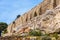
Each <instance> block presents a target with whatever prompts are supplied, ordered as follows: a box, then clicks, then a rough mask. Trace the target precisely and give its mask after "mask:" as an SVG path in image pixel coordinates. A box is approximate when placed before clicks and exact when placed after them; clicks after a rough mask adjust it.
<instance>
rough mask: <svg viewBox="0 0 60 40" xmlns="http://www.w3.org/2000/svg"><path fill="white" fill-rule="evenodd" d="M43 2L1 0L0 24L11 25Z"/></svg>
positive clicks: (36, 0) (38, 0) (37, 0)
mask: <svg viewBox="0 0 60 40" xmlns="http://www.w3.org/2000/svg"><path fill="white" fill-rule="evenodd" d="M42 1H43V0H0V22H6V23H8V24H9V23H11V22H12V21H13V20H15V18H16V16H17V15H19V14H20V15H22V14H24V13H25V12H27V11H28V10H30V9H32V8H33V7H34V6H36V5H37V4H39V3H41V2H42Z"/></svg>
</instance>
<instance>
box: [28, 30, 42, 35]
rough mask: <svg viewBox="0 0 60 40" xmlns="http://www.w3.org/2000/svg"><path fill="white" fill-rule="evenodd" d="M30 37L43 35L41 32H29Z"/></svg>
mask: <svg viewBox="0 0 60 40" xmlns="http://www.w3.org/2000/svg"><path fill="white" fill-rule="evenodd" d="M29 35H30V36H41V35H42V33H41V31H40V30H31V31H30V32H29Z"/></svg>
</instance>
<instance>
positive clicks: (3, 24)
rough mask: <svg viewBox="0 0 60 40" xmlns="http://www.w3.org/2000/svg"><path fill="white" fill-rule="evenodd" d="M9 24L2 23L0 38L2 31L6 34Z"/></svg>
mask: <svg viewBox="0 0 60 40" xmlns="http://www.w3.org/2000/svg"><path fill="white" fill-rule="evenodd" d="M7 26H8V25H7V23H4V22H0V36H1V33H2V31H4V32H6V31H7V29H6V28H7Z"/></svg>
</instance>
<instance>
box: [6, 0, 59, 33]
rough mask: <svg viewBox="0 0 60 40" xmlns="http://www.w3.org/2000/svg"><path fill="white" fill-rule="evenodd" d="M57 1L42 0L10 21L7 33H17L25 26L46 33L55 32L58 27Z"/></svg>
mask: <svg viewBox="0 0 60 40" xmlns="http://www.w3.org/2000/svg"><path fill="white" fill-rule="evenodd" d="M59 3H60V0H44V1H43V2H42V3H41V4H39V5H37V6H36V7H34V8H33V9H31V10H30V11H28V12H26V13H25V14H23V15H22V16H20V17H19V18H17V19H16V20H15V21H14V22H12V23H11V24H10V25H9V26H8V28H7V30H8V33H19V32H20V30H22V29H23V28H25V27H28V28H30V29H36V28H39V29H40V30H41V31H44V32H46V33H53V32H55V31H56V30H58V29H59V28H60V22H59V20H60V6H58V5H59Z"/></svg>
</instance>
